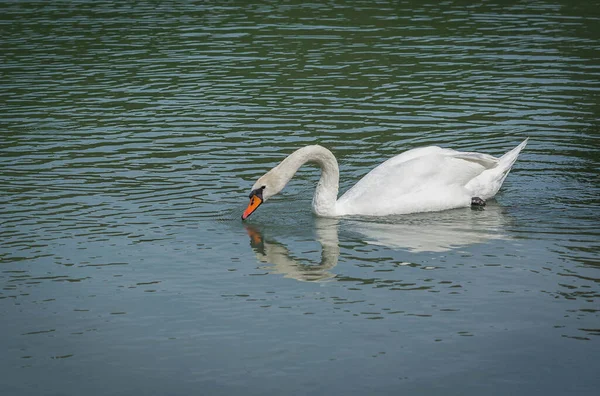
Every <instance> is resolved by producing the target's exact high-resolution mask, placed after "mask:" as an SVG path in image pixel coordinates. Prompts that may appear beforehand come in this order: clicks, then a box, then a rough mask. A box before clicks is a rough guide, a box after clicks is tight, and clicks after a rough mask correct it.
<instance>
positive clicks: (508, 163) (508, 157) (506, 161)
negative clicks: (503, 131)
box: [498, 138, 529, 170]
mask: <svg viewBox="0 0 600 396" xmlns="http://www.w3.org/2000/svg"><path fill="white" fill-rule="evenodd" d="M528 140H529V138H527V139H525V140H523V142H522V143H521V144H519V145H518V146H517V147H515V148H514V149H512V150H510V151H509V152H508V153H506V154H504V155H503V156H502V157H500V159H499V160H498V165H499V166H500V167H502V168H507V170H510V168H512V166H513V164H514V163H515V161H516V160H517V157H518V156H519V153H520V152H521V150H523V149H524V148H525V146H527V141H528Z"/></svg>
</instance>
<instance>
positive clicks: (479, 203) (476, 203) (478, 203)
mask: <svg viewBox="0 0 600 396" xmlns="http://www.w3.org/2000/svg"><path fill="white" fill-rule="evenodd" d="M484 206H485V200H483V199H481V198H479V197H473V198H471V207H479V208H483V207H484Z"/></svg>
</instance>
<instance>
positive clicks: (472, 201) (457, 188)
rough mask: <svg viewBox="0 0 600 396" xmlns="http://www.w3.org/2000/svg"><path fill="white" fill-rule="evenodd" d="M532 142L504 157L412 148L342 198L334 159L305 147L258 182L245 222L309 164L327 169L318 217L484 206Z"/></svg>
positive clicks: (317, 148) (325, 152) (321, 184)
mask: <svg viewBox="0 0 600 396" xmlns="http://www.w3.org/2000/svg"><path fill="white" fill-rule="evenodd" d="M527 140H528V139H525V140H524V141H523V142H522V143H521V144H519V145H518V146H517V147H515V148H514V149H512V150H511V151H509V152H508V153H506V154H504V155H503V156H502V157H500V158H496V157H493V156H491V155H488V154H480V153H472V152H460V151H456V150H452V149H446V148H441V147H436V146H430V147H422V148H416V149H412V150H409V151H406V152H404V153H402V154H399V155H397V156H395V157H392V158H390V159H389V160H387V161H385V162H383V163H382V164H380V165H379V166H377V167H376V168H375V169H373V170H372V171H371V172H369V173H367V174H366V175H365V176H364V177H363V178H362V179H361V180H360V181H359V182H358V183H356V185H354V187H352V188H350V189H349V190H348V191H346V193H345V194H344V195H342V196H341V197H340V198H339V199H337V195H338V189H339V168H338V164H337V161H336V159H335V156H334V155H333V154H332V153H331V151H329V150H327V149H326V148H324V147H321V146H318V145H314V146H306V147H303V148H301V149H298V150H296V151H294V152H293V153H292V154H290V155H289V156H288V157H287V158H285V159H284V160H283V161H281V163H280V164H279V165H277V166H276V167H275V168H273V169H271V170H270V171H269V172H267V173H266V174H264V175H263V176H261V177H260V178H259V179H258V181H257V182H256V183H254V186H253V187H252V192H251V193H250V203H249V204H248V207H247V208H246V210H245V211H244V213H243V214H242V220H245V219H246V218H248V216H250V215H251V214H252V213H253V212H254V211H255V210H256V209H257V208H258V207H259V206H260V205H261V204H262V203H263V202H264V201H266V200H267V199H269V198H270V197H272V196H273V195H275V194H277V193H279V192H280V191H281V190H282V189H283V187H285V185H286V184H287V183H288V182H289V181H290V179H291V178H292V177H293V176H294V174H295V173H296V171H298V169H299V168H300V167H301V166H302V165H303V164H305V163H307V162H314V163H316V164H317V165H319V166H320V167H321V170H322V173H321V179H320V180H319V183H318V184H317V188H316V190H315V195H314V197H313V201H312V207H313V211H314V212H315V214H317V215H318V216H327V217H336V216H346V215H366V216H385V215H391V214H407V213H416V212H433V211H439V210H446V209H453V208H460V207H467V206H470V205H485V200H486V199H490V198H493V197H494V196H495V195H496V193H497V192H498V190H499V189H500V187H501V186H502V182H504V179H505V178H506V176H507V175H508V172H509V171H510V169H511V167H512V166H513V164H514V163H515V161H516V160H517V156H518V155H519V153H520V152H521V150H522V149H523V148H524V147H525V145H526V144H527Z"/></svg>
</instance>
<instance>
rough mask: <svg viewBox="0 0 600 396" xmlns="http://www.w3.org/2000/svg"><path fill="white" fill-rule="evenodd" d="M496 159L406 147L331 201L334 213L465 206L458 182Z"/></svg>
mask: <svg viewBox="0 0 600 396" xmlns="http://www.w3.org/2000/svg"><path fill="white" fill-rule="evenodd" d="M497 163H498V160H497V159H496V158H494V157H492V156H490V155H485V154H479V153H461V152H458V151H455V150H451V149H442V148H440V147H424V148H420V149H415V150H410V151H407V152H405V153H402V154H400V155H398V156H396V157H393V158H390V159H389V160H387V161H385V162H384V163H382V164H381V165H379V166H378V167H376V168H375V169H373V170H372V171H371V172H369V173H368V174H367V175H365V176H364V177H363V178H362V179H361V180H360V181H359V182H358V183H357V184H356V185H355V186H354V187H352V188H351V189H350V190H348V191H347V192H346V193H345V194H344V195H343V196H342V197H340V199H339V200H338V201H337V204H336V208H337V210H338V211H339V212H340V214H373V215H386V214H392V213H397V214H401V213H412V212H422V211H433V210H443V209H449V208H455V207H460V206H468V205H469V204H470V199H471V198H472V197H471V196H470V195H471V194H470V192H469V191H468V190H467V189H465V188H464V186H465V185H466V184H467V183H468V182H469V181H470V180H472V179H473V178H475V177H477V176H478V175H480V174H481V173H482V172H483V171H485V170H486V169H491V168H493V167H495V166H496V165H497Z"/></svg>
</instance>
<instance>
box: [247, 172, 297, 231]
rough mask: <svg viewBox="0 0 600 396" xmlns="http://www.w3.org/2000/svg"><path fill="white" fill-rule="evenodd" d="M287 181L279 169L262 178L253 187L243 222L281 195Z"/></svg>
mask: <svg viewBox="0 0 600 396" xmlns="http://www.w3.org/2000/svg"><path fill="white" fill-rule="evenodd" d="M287 181H288V180H285V179H284V178H283V175H281V172H280V171H279V169H278V168H277V167H275V168H273V169H271V170H270V171H269V172H267V173H265V174H264V175H263V176H261V177H260V178H259V179H258V180H257V181H256V183H254V186H252V191H251V192H250V195H249V197H250V203H249V204H248V207H247V208H246V210H245V211H244V213H243V214H242V220H246V219H247V218H248V216H250V215H251V214H252V213H254V211H255V210H256V209H257V208H258V207H259V206H260V205H261V204H262V203H263V202H265V201H266V200H267V199H269V198H271V197H272V196H273V195H275V194H277V193H279V192H280V191H281V190H282V189H283V187H285V185H286V183H287Z"/></svg>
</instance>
